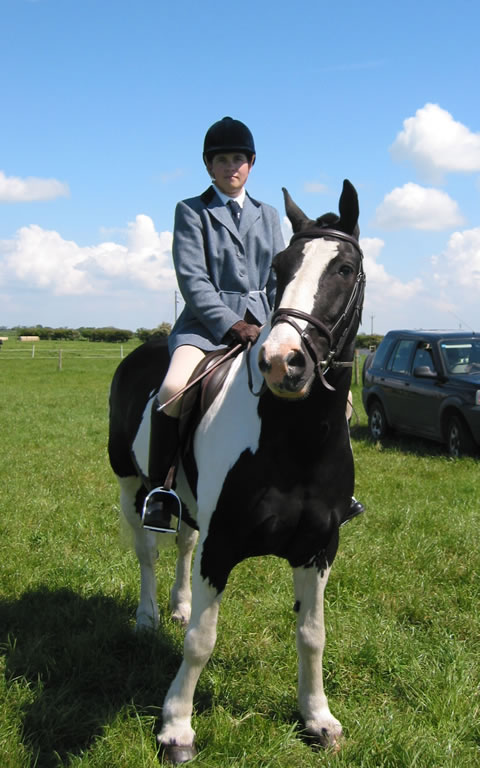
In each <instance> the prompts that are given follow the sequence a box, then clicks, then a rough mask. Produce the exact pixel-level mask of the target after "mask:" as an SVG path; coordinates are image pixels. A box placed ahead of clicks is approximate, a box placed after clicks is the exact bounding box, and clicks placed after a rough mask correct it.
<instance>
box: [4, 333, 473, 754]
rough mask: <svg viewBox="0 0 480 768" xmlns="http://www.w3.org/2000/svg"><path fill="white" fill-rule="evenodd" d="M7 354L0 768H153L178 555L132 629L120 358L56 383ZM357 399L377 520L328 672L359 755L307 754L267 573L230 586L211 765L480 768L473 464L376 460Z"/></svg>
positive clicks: (284, 634)
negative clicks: (142, 633)
mask: <svg viewBox="0 0 480 768" xmlns="http://www.w3.org/2000/svg"><path fill="white" fill-rule="evenodd" d="M82 346H85V345H82ZM88 346H93V345H87V347H88ZM102 346H103V345H95V348H96V349H97V348H98V350H101V348H102ZM105 346H107V345H105ZM114 346H116V349H117V350H118V345H114ZM4 351H5V345H4V349H3V350H2V351H1V352H0V386H1V392H2V400H1V404H0V425H1V432H2V438H3V439H2V462H1V470H2V471H1V473H0V533H1V535H0V666H1V676H0V766H2V768H58V767H59V766H65V767H67V766H68V768H86V767H87V766H88V768H107V766H108V768H126V766H135V768H153V766H157V765H158V759H157V756H156V750H155V738H154V734H155V730H156V727H157V720H158V718H159V716H160V715H161V705H162V701H163V697H164V694H165V692H166V689H167V687H168V685H169V682H170V681H171V679H172V676H173V675H174V674H175V671H176V669H177V666H178V664H179V661H180V658H181V650H182V642H183V632H182V630H181V629H180V628H178V627H176V626H174V625H173V624H172V623H171V622H170V620H169V616H168V610H167V601H168V590H169V587H170V584H171V581H172V578H173V569H174V552H173V551H166V552H164V553H163V554H162V559H161V562H160V563H159V568H158V574H159V605H160V608H161V626H160V630H159V632H158V634H157V635H156V636H155V637H153V638H150V639H147V638H137V637H136V636H135V634H134V632H133V627H134V614H135V609H136V604H137V598H138V567H137V564H136V559H135V556H134V554H133V553H132V552H131V551H130V550H129V549H126V548H125V547H123V546H122V543H121V540H120V536H119V532H118V495H117V488H116V482H115V479H114V477H113V475H112V473H111V471H110V468H109V465H108V460H107V454H106V436H107V415H108V413H107V399H108V387H109V382H110V379H111V376H112V374H113V371H114V369H115V367H116V365H117V363H118V358H117V359H113V358H108V357H105V358H98V359H96V360H91V359H85V358H83V357H80V356H79V357H71V358H69V359H68V360H66V361H65V362H66V364H65V365H64V366H63V369H62V370H61V371H59V370H57V366H56V364H55V360H52V359H51V358H41V357H39V356H36V357H35V359H33V360H32V359H31V358H30V359H28V358H26V359H19V358H14V357H13V358H8V357H5V356H3V352H4ZM103 351H105V352H106V351H107V350H103ZM354 398H355V404H356V408H357V411H358V414H359V423H358V424H357V425H355V426H354V427H353V429H352V444H353V450H354V454H355V458H356V472H357V487H356V495H357V497H358V498H359V499H361V500H362V501H363V502H364V503H365V505H366V506H367V510H368V511H367V513H366V515H365V516H364V517H363V518H362V519H358V520H356V521H354V522H352V523H351V524H350V525H348V526H347V527H346V528H344V529H342V535H341V545H340V550H339V554H338V556H337V559H336V561H335V565H334V567H333V570H332V574H331V577H330V582H329V585H328V587H327V596H326V621H327V648H326V652H325V658H324V668H325V685H326V691H327V694H328V697H329V703H330V706H331V709H332V712H333V713H334V714H335V715H336V716H337V717H338V718H339V719H340V720H341V722H342V723H343V726H344V730H345V736H346V740H345V746H344V749H343V751H342V752H341V753H340V754H339V755H337V756H335V757H334V756H332V755H330V754H328V753H323V752H315V751H312V749H311V747H310V746H309V745H308V744H306V743H305V742H304V741H303V740H302V739H301V726H300V724H299V723H298V712H297V709H296V652H295V637H294V635H295V626H294V613H293V611H292V604H293V598H292V586H291V574H290V569H289V568H288V566H287V564H286V563H284V562H283V561H280V560H277V559H275V558H263V559H255V560H249V561H246V562H244V563H242V564H241V565H240V566H239V567H238V568H237V569H235V571H234V572H233V574H232V576H231V579H230V581H229V585H228V588H227V591H226V595H225V598H224V601H223V604H222V610H221V612H220V621H219V635H218V643H217V647H216V649H215V653H214V655H213V657H212V659H211V661H210V663H209V664H208V666H207V668H206V669H205V671H204V673H203V674H202V676H201V678H200V682H199V685H198V688H197V693H196V697H195V718H194V721H195V722H194V725H195V728H196V730H197V738H198V744H199V747H200V749H201V751H200V754H199V756H198V758H197V759H196V761H195V762H194V765H196V766H199V767H200V766H202V767H205V768H230V767H231V768H292V767H293V766H295V768H297V767H300V768H310V767H312V768H313V766H316V767H323V766H335V768H343V767H344V766H345V768H346V767H347V766H348V768H360V767H361V768H383V767H385V768H397V767H398V768H410V767H411V766H415V767H417V766H418V767H421V768H427V767H428V768H430V767H431V768H444V767H445V768H447V767H448V768H462V767H465V768H471V767H472V766H477V765H478V766H480V688H479V681H480V642H479V638H480V620H479V611H478V605H479V598H480V595H479V592H480V588H479V573H480V556H479V548H478V541H477V540H478V529H479V511H478V498H479V496H480V478H479V464H478V460H476V459H473V458H472V459H461V460H457V461H453V460H450V459H449V458H447V457H446V455H445V453H444V452H443V449H442V448H441V447H440V446H437V445H435V444H433V443H428V442H423V441H420V440H413V439H412V440H409V439H407V438H398V437H397V438H391V439H389V440H386V441H384V442H383V444H382V445H375V444H373V443H372V442H371V441H370V440H369V439H368V437H367V430H366V419H365V416H364V414H363V411H362V407H361V403H360V391H359V389H358V388H356V389H355V391H354Z"/></svg>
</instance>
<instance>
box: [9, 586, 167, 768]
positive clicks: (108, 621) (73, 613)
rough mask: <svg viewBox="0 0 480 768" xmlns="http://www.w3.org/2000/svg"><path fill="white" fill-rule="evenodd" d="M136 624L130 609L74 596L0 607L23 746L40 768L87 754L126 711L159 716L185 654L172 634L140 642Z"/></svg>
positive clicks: (53, 594) (43, 594)
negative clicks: (20, 690)
mask: <svg viewBox="0 0 480 768" xmlns="http://www.w3.org/2000/svg"><path fill="white" fill-rule="evenodd" d="M130 618H131V606H130V605H127V604H122V603H119V602H118V601H116V600H114V599H112V598H109V597H105V596H101V595H96V596H92V597H89V598H85V597H81V596H80V595H78V594H76V593H75V592H73V591H71V590H69V589H62V590H58V591H49V590H48V589H46V588H45V589H39V590H35V591H31V592H26V593H25V594H24V595H23V596H22V597H21V598H20V599H18V600H15V601H14V600H12V601H7V600H2V601H0V644H1V647H0V651H1V652H2V654H4V655H5V659H6V680H7V685H14V684H17V685H20V686H21V687H22V686H23V689H24V693H22V694H21V697H22V700H23V702H24V703H23V704H22V705H21V717H22V725H23V729H22V738H23V742H24V744H25V746H26V748H27V749H28V750H29V751H30V752H31V754H32V764H34V765H35V766H36V767H37V768H53V766H58V765H59V757H60V759H64V758H65V757H66V756H67V754H76V753H77V754H78V753H79V752H81V751H82V750H85V749H87V748H88V746H89V745H90V744H91V742H92V741H93V740H94V739H95V737H96V736H98V735H99V734H100V733H101V732H102V729H103V728H104V726H105V725H107V724H108V723H109V722H111V721H112V720H113V718H114V717H115V716H116V714H117V713H118V711H119V710H120V709H121V708H122V707H123V706H124V705H126V704H127V705H128V704H134V706H135V709H136V710H137V711H140V712H141V713H143V714H150V715H152V716H154V717H157V716H158V713H159V709H158V708H159V707H160V706H161V704H162V702H163V699H164V696H165V693H166V691H167V688H168V686H169V684H170V682H171V680H172V679H173V677H174V675H175V673H176V671H177V669H178V665H179V663H180V660H181V652H180V647H179V644H178V643H176V642H175V638H174V637H171V636H170V637H169V636H168V633H167V632H166V631H164V632H163V633H162V632H161V631H160V632H158V633H156V634H147V635H141V636H137V635H136V634H135V633H134V631H133V630H132V629H131V627H130V626H129V621H130ZM27 685H28V689H29V690H28V691H27V690H26V689H27Z"/></svg>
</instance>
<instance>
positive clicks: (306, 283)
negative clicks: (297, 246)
mask: <svg viewBox="0 0 480 768" xmlns="http://www.w3.org/2000/svg"><path fill="white" fill-rule="evenodd" d="M337 251H338V243H336V242H333V241H331V240H325V239H324V238H323V237H319V238H317V239H315V240H310V241H309V242H307V243H305V246H304V249H303V254H304V256H303V261H302V265H301V267H300V269H299V270H298V272H297V273H296V275H295V277H294V278H293V280H292V281H291V282H290V283H289V284H288V285H287V287H286V288H285V291H284V292H283V296H282V297H281V299H280V307H285V308H290V309H298V310H300V311H301V312H307V313H308V314H312V311H313V306H314V302H315V295H316V294H317V291H318V284H319V282H320V278H321V277H322V275H323V273H324V272H325V270H326V268H327V266H328V264H329V263H330V262H331V260H332V259H334V258H335V256H336V255H337ZM295 322H296V323H297V325H299V326H300V328H302V330H303V329H304V328H305V327H306V325H307V321H306V320H301V319H298V318H295ZM299 346H300V336H299V334H298V332H297V331H296V330H295V329H294V328H293V327H292V326H291V325H290V324H289V323H279V324H278V325H276V326H275V327H274V328H273V329H272V332H271V333H270V335H269V337H268V340H267V343H266V345H265V348H266V351H267V354H268V355H269V356H270V355H271V356H274V355H276V354H282V352H283V351H284V350H285V349H286V347H288V350H290V349H295V348H298V347H299Z"/></svg>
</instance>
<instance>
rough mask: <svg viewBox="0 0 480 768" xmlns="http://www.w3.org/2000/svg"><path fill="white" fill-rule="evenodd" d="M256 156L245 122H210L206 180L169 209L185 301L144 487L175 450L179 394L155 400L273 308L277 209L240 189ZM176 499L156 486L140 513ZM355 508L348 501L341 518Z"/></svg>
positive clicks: (159, 477) (251, 337)
mask: <svg viewBox="0 0 480 768" xmlns="http://www.w3.org/2000/svg"><path fill="white" fill-rule="evenodd" d="M255 158H256V153H255V144H254V140H253V136H252V134H251V132H250V130H249V128H248V127H247V126H246V125H245V124H244V123H242V122H241V121H240V120H234V119H232V118H231V117H224V118H223V119H222V120H219V121H218V122H216V123H214V124H213V125H212V126H211V127H210V128H209V129H208V131H207V133H206V135H205V139H204V145H203V161H204V163H205V166H206V169H207V171H208V173H209V175H210V178H211V180H212V183H211V186H210V187H209V188H208V189H207V190H206V191H205V192H204V193H203V194H202V195H200V196H199V197H192V198H189V199H187V200H183V201H181V202H180V203H178V205H177V207H176V210H175V224H174V231H173V249H172V251H173V261H174V265H175V272H176V277H177V282H178V286H179V288H180V291H181V293H182V296H183V298H184V300H185V307H184V309H183V311H182V313H181V314H180V316H179V318H178V320H177V321H176V323H175V325H174V326H173V329H172V331H171V333H170V336H169V338H168V348H169V352H170V355H171V360H170V366H169V369H168V371H167V374H166V376H165V379H164V381H163V383H162V386H161V388H160V391H159V393H158V396H157V400H156V402H155V403H154V405H153V408H152V421H151V432H150V451H149V462H148V476H149V485H150V488H157V487H160V488H161V487H162V486H163V484H164V482H165V479H166V476H167V473H168V471H169V469H170V466H171V464H172V463H173V462H174V459H175V456H176V453H177V450H178V441H179V437H178V417H179V414H180V402H181V398H177V399H176V400H174V401H173V402H172V403H169V404H168V405H166V406H165V407H164V408H162V405H163V404H164V403H166V402H167V401H168V400H169V399H170V398H171V397H173V396H174V395H175V394H176V393H177V392H178V391H179V390H181V389H182V388H183V387H184V386H185V384H186V383H187V382H188V380H189V378H190V376H191V374H192V372H193V370H194V369H195V367H196V366H197V364H198V363H199V362H200V361H201V360H202V358H203V357H204V355H205V354H206V353H207V352H209V351H212V350H215V349H218V348H221V347H227V346H229V345H231V344H236V343H241V344H243V345H245V346H246V345H247V344H248V342H251V343H252V344H253V343H254V342H255V341H256V340H257V337H258V335H259V333H260V326H262V325H263V324H264V323H265V322H266V320H267V318H268V316H269V314H270V310H271V309H272V307H273V303H274V297H275V275H274V273H273V271H272V260H273V257H274V256H275V254H276V253H278V252H279V251H282V250H283V249H284V247H285V243H284V240H283V236H282V233H281V229H280V220H279V216H278V213H277V211H276V210H275V209H274V208H272V207H271V206H269V205H266V204H265V203H261V202H259V201H258V200H255V199H254V198H252V197H250V195H249V194H248V193H247V192H246V190H245V184H246V182H247V179H248V176H249V174H250V171H251V170H252V167H253V165H254V163H255ZM232 201H233V205H232ZM160 408H161V410H160ZM177 504H178V502H177V501H176V498H175V497H173V495H171V494H169V493H168V492H166V491H163V492H161V491H160V492H159V493H158V494H157V493H156V494H155V495H152V497H151V502H148V504H147V512H148V510H149V506H148V505H151V508H152V512H153V507H154V506H155V510H154V513H153V514H154V516H158V513H160V518H163V519H165V520H167V519H168V520H169V519H170V513H171V512H176V511H177V510H178V506H177ZM361 511H363V507H362V506H361V505H360V504H359V502H356V501H355V499H353V500H352V507H351V509H350V513H349V515H348V516H347V518H346V519H351V517H354V516H355V515H357V514H359V513H360V512H361ZM343 522H346V520H345V521H343ZM161 527H167V526H163V525H162V526H161Z"/></svg>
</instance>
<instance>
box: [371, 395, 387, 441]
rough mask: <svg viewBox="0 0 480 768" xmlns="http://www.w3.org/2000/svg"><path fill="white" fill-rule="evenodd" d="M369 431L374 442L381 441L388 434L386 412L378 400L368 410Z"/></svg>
mask: <svg viewBox="0 0 480 768" xmlns="http://www.w3.org/2000/svg"><path fill="white" fill-rule="evenodd" d="M368 429H369V430H370V435H371V437H372V438H373V439H374V440H381V439H382V438H383V437H385V435H386V434H387V432H388V425H387V419H386V418H385V411H384V410H383V406H382V405H381V403H379V402H378V400H375V401H374V402H373V403H372V405H371V406H370V408H369V409H368Z"/></svg>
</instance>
